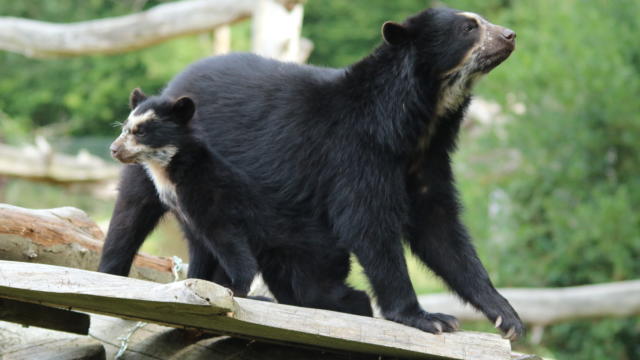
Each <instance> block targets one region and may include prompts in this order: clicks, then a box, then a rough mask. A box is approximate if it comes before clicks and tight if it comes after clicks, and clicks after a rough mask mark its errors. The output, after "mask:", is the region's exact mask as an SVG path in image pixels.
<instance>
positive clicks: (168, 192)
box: [114, 109, 186, 219]
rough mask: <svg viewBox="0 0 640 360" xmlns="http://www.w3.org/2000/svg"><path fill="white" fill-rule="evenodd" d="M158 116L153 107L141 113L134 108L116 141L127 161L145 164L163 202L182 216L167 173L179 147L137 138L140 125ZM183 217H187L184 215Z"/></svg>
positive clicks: (174, 187)
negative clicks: (140, 141)
mask: <svg viewBox="0 0 640 360" xmlns="http://www.w3.org/2000/svg"><path fill="white" fill-rule="evenodd" d="M156 118H157V117H156V114H155V112H154V111H153V110H152V109H149V110H147V111H146V112H144V113H142V114H139V115H136V114H135V109H134V110H133V111H132V112H131V114H129V117H128V118H127V121H126V123H125V124H124V126H123V127H122V133H121V134H120V136H119V137H118V139H116V141H114V143H118V144H119V145H120V146H121V147H122V150H121V151H122V152H123V154H124V155H123V156H124V157H126V160H127V162H134V163H138V164H142V165H143V166H144V168H145V170H146V172H147V175H148V176H149V178H150V179H151V180H152V181H153V185H154V186H155V188H156V191H157V193H158V196H159V198H160V200H161V201H162V203H163V204H165V205H166V206H167V207H169V208H170V209H172V210H174V211H175V212H176V213H178V215H180V216H181V215H182V214H181V213H180V211H179V206H178V197H177V194H176V186H175V184H174V183H173V182H172V181H171V179H169V175H168V174H167V166H168V165H169V163H170V162H171V159H172V158H173V157H174V156H175V154H176V153H177V152H178V148H177V147H175V146H173V145H166V146H162V147H158V148H153V147H150V146H148V145H145V144H140V143H139V142H138V140H137V139H136V132H137V131H138V127H139V126H140V125H141V124H143V123H145V122H149V121H154V120H155V119H156ZM183 218H185V219H186V217H184V216H183Z"/></svg>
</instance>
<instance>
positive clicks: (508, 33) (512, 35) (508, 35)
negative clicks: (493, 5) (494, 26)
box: [501, 28, 516, 41]
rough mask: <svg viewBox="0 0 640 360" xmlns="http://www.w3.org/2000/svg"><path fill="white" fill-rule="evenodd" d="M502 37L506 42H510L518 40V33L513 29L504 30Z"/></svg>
mask: <svg viewBox="0 0 640 360" xmlns="http://www.w3.org/2000/svg"><path fill="white" fill-rule="evenodd" d="M501 35H502V37H503V38H504V39H505V40H508V41H515V40H516V32H515V31H513V30H511V29H507V28H503V29H502V34H501Z"/></svg>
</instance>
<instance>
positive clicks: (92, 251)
mask: <svg viewBox="0 0 640 360" xmlns="http://www.w3.org/2000/svg"><path fill="white" fill-rule="evenodd" d="M103 238H104V234H103V233H102V230H101V229H100V228H99V227H98V226H97V225H96V224H95V223H94V222H93V221H92V220H91V219H89V217H88V216H87V214H85V213H84V212H83V211H81V210H79V209H76V208H72V207H64V208H56V209H49V210H33V209H25V208H20V207H17V206H11V205H8V204H1V203H0V259H4V260H14V261H25V262H37V263H43V264H50V265H63V266H68V267H75V268H80V269H85V270H94V271H95V270H96V269H97V268H98V263H99V261H100V252H101V249H102V244H103V242H102V239H103ZM172 267H173V261H172V260H171V259H167V258H161V257H156V256H151V255H145V254H139V255H137V256H136V257H135V260H134V263H133V266H132V269H131V273H130V276H132V277H136V278H140V279H147V280H152V281H156V282H163V283H166V282H171V281H173V280H174V277H173V273H172ZM179 275H180V277H181V278H184V277H185V272H184V270H182V271H181V272H180V274H179Z"/></svg>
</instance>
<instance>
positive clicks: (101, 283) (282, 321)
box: [0, 261, 510, 360]
mask: <svg viewBox="0 0 640 360" xmlns="http://www.w3.org/2000/svg"><path fill="white" fill-rule="evenodd" d="M0 297H6V298H13V299H17V300H22V301H31V302H40V303H45V304H48V305H52V306H60V307H71V308H76V309H79V310H84V311H88V312H94V313H102V314H108V315H113V316H118V317H123V318H129V319H136V320H144V321H148V322H155V323H159V324H166V325H170V326H173V327H178V328H194V329H201V330H204V331H212V332H216V333H222V334H229V335H234V336H238V337H245V338H250V339H260V340H268V341H275V342H280V343H294V344H298V345H306V346H312V347H318V348H325V349H332V350H339V351H347V352H357V353H367V354H377V355H384V356H396V357H407V358H440V359H474V360H485V359H487V360H489V359H492V360H494V359H504V360H507V359H510V343H509V342H508V341H507V340H504V339H502V338H501V337H500V336H498V335H495V334H484V333H474V332H457V333H450V334H443V335H432V334H428V333H424V332H422V331H420V330H417V329H414V328H411V327H407V326H404V325H400V324H397V323H394V322H390V321H386V320H382V319H374V318H367V317H360V316H355V315H350V314H342V313H337V312H332V311H326V310H317V309H308V308H299V307H295V306H287V305H281V304H273V303H268V302H260V301H255V300H249V299H241V298H236V299H233V298H232V297H231V294H230V293H229V291H228V290H227V289H225V288H222V287H220V286H218V285H215V284H213V283H208V282H205V281H201V280H186V281H182V282H178V283H173V284H168V285H166V284H165V285H158V284H155V283H151V282H146V281H142V280H136V279H131V278H124V277H117V276H111V275H106V274H100V273H93V272H89V271H83V270H77V269H68V268H61V267H55V266H50V265H40V264H22V263H16V262H9V261H0Z"/></svg>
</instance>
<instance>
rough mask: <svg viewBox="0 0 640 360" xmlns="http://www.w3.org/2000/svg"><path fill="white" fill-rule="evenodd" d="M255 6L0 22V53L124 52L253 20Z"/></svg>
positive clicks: (188, 5) (192, 4)
mask: <svg viewBox="0 0 640 360" xmlns="http://www.w3.org/2000/svg"><path fill="white" fill-rule="evenodd" d="M281 2H282V3H286V4H289V3H292V1H289V0H282V1H281ZM293 2H297V1H293ZM256 5H257V0H216V1H209V0H190V1H178V2H171V3H167V4H162V5H158V6H155V7H153V8H151V9H149V10H147V11H143V12H139V13H136V14H131V15H126V16H120V17H113V18H106V19H99V20H91V21H83V22H77V23H71V24H54V23H48V22H43V21H35V20H28V19H21V18H15V17H0V49H2V50H8V51H13V52H18V53H21V54H23V55H25V56H29V57H52V56H77V55H89V54H113V53H120V52H126V51H131V50H135V49H140V48H143V47H147V46H151V45H154V44H157V43H160V42H162V41H166V40H169V39H172V38H175V37H179V36H185V35H192V34H198V33H203V32H210V31H213V30H214V29H215V28H217V27H218V26H221V25H225V24H230V23H233V22H236V21H239V20H242V19H244V18H247V17H249V16H251V14H252V13H253V10H254V9H255V7H256Z"/></svg>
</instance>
